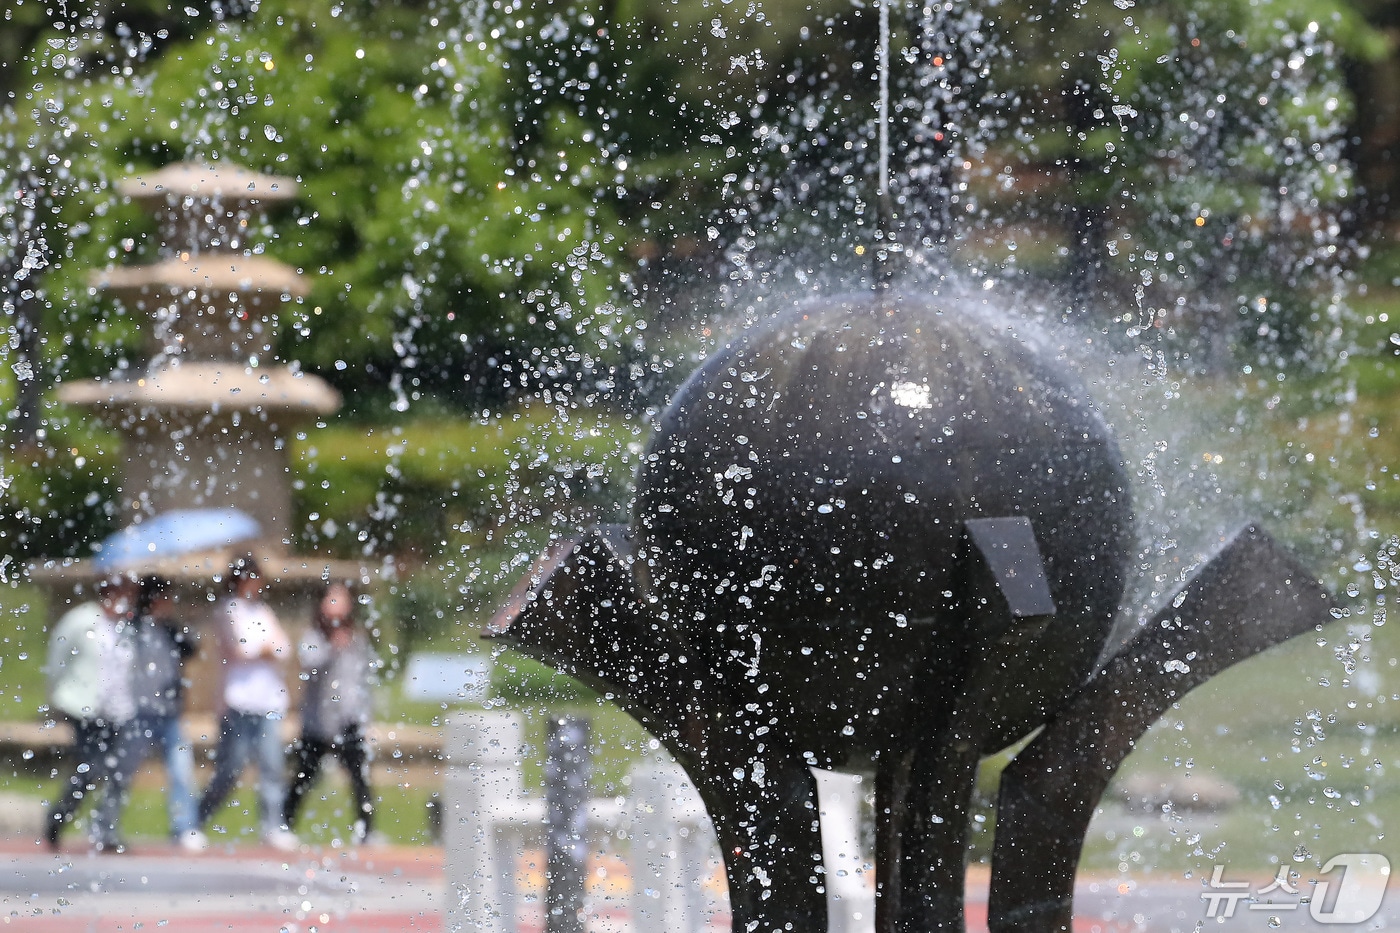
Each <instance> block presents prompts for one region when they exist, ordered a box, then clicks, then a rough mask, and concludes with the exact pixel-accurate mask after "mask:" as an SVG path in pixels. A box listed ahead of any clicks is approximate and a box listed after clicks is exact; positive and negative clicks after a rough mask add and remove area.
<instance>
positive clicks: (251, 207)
mask: <svg viewBox="0 0 1400 933" xmlns="http://www.w3.org/2000/svg"><path fill="white" fill-rule="evenodd" d="M117 190H118V191H120V192H121V193H122V194H123V195H125V196H126V197H128V198H131V199H132V200H133V201H139V202H142V203H144V204H145V205H146V206H147V208H148V209H149V210H150V211H151V212H152V213H153V214H155V216H156V219H157V220H158V221H159V222H160V242H161V243H162V244H164V246H165V249H166V250H168V251H169V252H178V251H181V250H188V251H190V252H196V253H203V252H224V253H241V252H244V251H245V250H246V249H247V241H248V234H249V228H250V227H251V226H252V223H253V221H254V219H255V213H256V212H258V211H259V210H260V209H262V208H264V207H267V206H269V205H272V204H275V203H277V202H279V201H287V200H290V199H292V198H294V197H296V193H297V183H296V180H295V179H293V178H285V177H282V176H277V175H262V174H259V173H257V172H251V171H249V170H248V169H246V168H243V167H242V166H239V165H227V164H220V165H210V164H207V163H194V162H176V163H174V164H171V165H167V166H165V167H164V168H161V169H158V170H157V171H154V172H150V173H148V174H144V175H136V176H134V177H132V178H127V179H124V180H123V181H121V182H120V183H118V185H117Z"/></svg>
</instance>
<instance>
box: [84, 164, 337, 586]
mask: <svg viewBox="0 0 1400 933" xmlns="http://www.w3.org/2000/svg"><path fill="white" fill-rule="evenodd" d="M296 189H297V185H296V182H295V181H293V180H292V179H289V178H278V177H273V176H267V175H258V174H254V173H252V172H249V171H247V170H245V169H242V168H239V167H236V166H229V165H226V164H222V163H221V164H218V165H202V164H189V163H180V164H174V165H168V166H166V167H165V168H163V169H160V170H159V171H156V172H153V173H151V174H148V175H139V176H136V177H134V178H129V179H126V180H125V181H123V182H121V183H120V186H119V190H120V191H121V193H122V194H124V195H126V196H127V197H130V198H132V199H133V200H136V201H139V202H141V203H143V204H145V205H146V206H148V207H149V208H150V209H151V211H152V212H153V213H154V214H155V215H156V217H157V218H158V220H159V224H160V233H159V236H160V243H161V247H160V253H159V256H158V260H157V261H156V262H154V263H152V264H149V265H138V266H124V267H114V268H110V269H106V270H104V271H102V272H99V273H97V274H96V275H94V276H93V278H92V282H93V285H94V286H95V287H97V288H98V289H101V290H103V291H106V292H108V293H110V294H112V295H113V297H114V298H116V299H117V300H118V301H119V302H121V303H122V304H123V305H124V306H125V307H126V308H127V309H128V310H129V311H132V312H135V313H137V314H139V315H142V316H144V317H145V318H146V319H148V320H149V321H150V326H149V328H148V329H147V334H148V342H147V354H148V358H149V362H148V364H147V365H145V366H137V367H133V368H132V369H129V370H127V371H125V372H123V373H121V374H119V375H116V376H113V377H112V378H110V379H98V380H92V381H88V382H75V383H67V384H65V385H64V386H63V387H62V388H61V389H60V390H59V393H58V398H59V400H60V401H62V402H65V403H67V404H69V405H74V406H79V407H84V408H88V409H91V410H92V411H93V412H94V414H95V415H96V416H97V417H98V418H100V419H101V420H102V421H104V422H106V423H108V424H110V425H112V426H113V427H115V428H116V429H117V430H118V432H120V433H121V434H122V435H124V436H125V438H126V445H125V450H124V453H123V461H124V469H123V475H122V478H121V487H120V496H121V507H122V513H123V515H122V517H123V521H122V524H131V523H133V522H140V521H141V520H142V519H143V518H144V517H146V516H150V515H154V514H156V513H159V512H163V511H166V510H168V509H173V508H199V507H226V506H231V507H234V508H238V509H242V510H243V511H245V512H247V513H248V514H249V515H251V516H253V517H254V518H256V519H257V520H258V523H259V524H260V525H261V526H262V530H263V535H262V538H261V539H260V540H259V541H258V542H256V547H255V548H254V550H255V551H257V552H258V553H260V554H263V555H265V556H268V557H275V556H280V555H283V554H286V553H287V552H288V551H289V549H290V546H291V543H292V540H293V538H294V529H292V528H290V527H289V522H290V521H291V519H292V516H293V511H292V497H291V482H290V461H289V457H290V450H289V447H288V444H287V443H286V437H287V435H288V433H289V431H290V430H292V429H294V428H295V427H296V426H297V425H298V424H301V423H304V422H305V421H307V420H308V419H311V418H314V417H316V416H320V415H327V414H330V413H332V412H334V411H336V410H337V409H338V408H339V407H340V397H339V395H338V394H337V393H336V392H335V390H333V389H332V388H331V387H330V386H329V385H327V384H326V383H325V382H324V381H322V380H321V379H319V378H318V377H316V376H313V375H309V374H306V373H302V372H300V371H299V370H298V369H296V368H295V367H294V366H288V365H285V364H282V363H280V362H279V361H278V360H277V358H276V353H275V350H274V340H275V337H276V329H277V314H278V311H279V309H280V308H281V306H282V304H283V303H284V302H287V301H289V300H292V299H293V298H296V297H300V296H302V295H304V294H305V291H306V286H305V283H304V282H303V281H302V279H301V276H300V274H299V273H298V272H297V271H296V270H295V269H292V268H291V267H290V266H287V265H284V264H283V263H280V262H277V261H276V260H274V259H269V258H267V257H265V256H261V255H258V254H257V253H258V251H256V250H255V249H253V247H252V245H251V244H250V243H249V242H248V237H249V234H250V233H251V232H252V231H253V230H255V229H256V228H257V227H258V226H260V225H261V222H262V215H263V212H264V211H265V210H266V209H267V207H268V206H270V205H272V204H274V203H276V202H279V201H285V200H287V199H289V198H291V197H293V196H294V195H295V194H296ZM188 569H191V570H192V569H194V568H188ZM269 570H271V568H269Z"/></svg>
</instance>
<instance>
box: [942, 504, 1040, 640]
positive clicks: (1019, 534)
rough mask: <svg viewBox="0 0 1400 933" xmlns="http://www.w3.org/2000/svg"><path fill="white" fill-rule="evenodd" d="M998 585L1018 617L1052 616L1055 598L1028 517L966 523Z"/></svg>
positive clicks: (970, 520)
mask: <svg viewBox="0 0 1400 933" xmlns="http://www.w3.org/2000/svg"><path fill="white" fill-rule="evenodd" d="M963 524H964V527H966V528H967V533H968V537H970V538H971V539H972V543H973V544H974V545H976V547H977V550H978V552H979V553H980V554H981V555H982V558H983V560H985V561H986V562H987V567H988V568H989V569H990V570H991V572H992V576H993V577H994V578H995V579H996V581H997V587H998V589H1000V590H1001V594H1002V595H1003V596H1004V597H1006V602H1007V605H1008V606H1010V607H1011V614H1012V615H1013V616H1016V617H1017V618H1024V617H1026V616H1043V615H1052V614H1053V613H1054V612H1055V600H1054V598H1053V597H1052V596H1051V595H1050V584H1049V582H1048V581H1047V580H1046V577H1045V564H1044V563H1043V562H1042V561H1041V559H1040V547H1039V545H1037V544H1036V541H1035V529H1033V528H1032V527H1031V520H1030V519H1029V518H1026V517H1025V516H1019V515H1018V516H1015V517H1012V518H971V519H968V520H967V521H966V522H964V523H963Z"/></svg>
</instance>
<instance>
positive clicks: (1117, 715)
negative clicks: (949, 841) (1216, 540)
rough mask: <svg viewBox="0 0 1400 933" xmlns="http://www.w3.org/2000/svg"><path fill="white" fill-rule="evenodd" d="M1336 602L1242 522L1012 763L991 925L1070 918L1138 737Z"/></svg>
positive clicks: (997, 932) (1323, 617)
mask: <svg viewBox="0 0 1400 933" xmlns="http://www.w3.org/2000/svg"><path fill="white" fill-rule="evenodd" d="M1331 606H1332V602H1331V599H1330V597H1329V596H1328V594H1327V592H1326V590H1324V589H1323V587H1322V585H1321V584H1320V583H1318V582H1317V581H1316V580H1315V579H1313V577H1312V576H1311V575H1310V574H1309V573H1308V572H1307V571H1306V570H1304V569H1303V567H1302V566H1301V565H1300V564H1298V563H1297V561H1295V560H1294V559H1293V558H1292V557H1291V556H1290V555H1289V554H1288V553H1287V552H1286V551H1284V550H1283V549H1282V548H1280V547H1279V546H1278V545H1276V544H1275V543H1274V542H1273V540H1272V539H1270V538H1269V537H1268V535H1266V534H1265V533H1264V532H1263V531H1261V530H1259V529H1258V528H1255V527H1253V526H1250V527H1247V528H1244V529H1242V530H1241V531H1239V532H1237V533H1236V534H1235V536H1234V537H1233V538H1232V539H1231V540H1230V541H1229V543H1228V544H1226V545H1225V546H1224V547H1223V548H1222V549H1221V550H1220V551H1219V553H1217V554H1216V555H1215V557H1213V558H1212V559H1211V560H1210V561H1208V562H1207V563H1206V564H1205V566H1203V567H1202V568H1201V569H1200V570H1199V571H1198V572H1197V573H1196V574H1195V575H1194V576H1193V577H1192V578H1191V580H1190V581H1188V582H1187V584H1186V585H1185V586H1183V587H1182V588H1181V589H1180V590H1179V591H1178V592H1177V593H1176V594H1175V596H1174V597H1173V598H1172V599H1171V600H1170V601H1169V603H1168V605H1167V607H1166V608H1164V609H1162V610H1161V611H1159V612H1158V613H1157V614H1156V615H1155V616H1154V617H1153V618H1152V620H1151V621H1150V622H1149V623H1148V624H1147V626H1146V627H1145V628H1143V629H1142V630H1141V631H1140V632H1139V633H1138V635H1137V637H1135V638H1134V639H1133V640H1132V641H1130V642H1129V643H1128V644H1127V645H1126V646H1124V647H1123V648H1122V649H1121V650H1120V651H1118V652H1117V653H1116V654H1114V655H1113V656H1112V657H1111V658H1110V659H1109V660H1108V662H1107V664H1106V665H1105V666H1104V668H1103V669H1102V670H1101V671H1100V672H1099V674H1098V675H1097V676H1095V677H1094V678H1093V679H1092V680H1090V681H1089V683H1088V684H1087V685H1086V686H1085V687H1084V689H1083V690H1081V691H1080V692H1079V694H1078V695H1077V696H1076V697H1075V698H1074V699H1073V700H1072V701H1071V703H1070V705H1069V706H1068V708H1067V709H1066V710H1065V712H1064V713H1063V714H1062V715H1060V716H1059V717H1058V718H1056V719H1055V720H1054V721H1053V722H1051V723H1049V724H1048V725H1047V726H1046V727H1045V729H1044V730H1043V731H1042V732H1041V733H1040V735H1038V736H1037V737H1036V738H1035V740H1034V741H1032V742H1031V743H1030V745H1028V746H1027V747H1026V748H1025V749H1024V750H1022V751H1021V752H1020V754H1018V755H1017V756H1016V758H1015V759H1014V760H1013V761H1012V762H1011V764H1010V765H1009V766H1008V767H1007V769H1006V771H1005V772H1003V774H1002V779H1001V791H1000V795H999V799H998V801H997V833H996V843H995V846H994V849H993V854H992V885H991V897H990V901H989V903H988V926H989V927H990V929H991V933H1013V931H1014V933H1050V931H1068V930H1070V924H1071V919H1072V906H1073V897H1074V873H1075V868H1076V867H1077V865H1078V861H1079V853H1080V849H1081V848H1082V847H1083V845H1084V835H1085V833H1086V832H1087V831H1088V828H1089V820H1090V817H1091V816H1092V815H1093V812H1094V808H1095V806H1096V805H1097V804H1098V801H1099V797H1100V796H1101V795H1102V793H1103V791H1104V789H1105V788H1106V787H1107V786H1108V783H1109V780H1110V779H1111V778H1112V777H1113V773H1114V771H1115V770H1116V769H1117V768H1118V765H1119V764H1120V763H1122V761H1123V759H1124V758H1126V757H1127V755H1128V753H1129V752H1131V751H1132V749H1133V744H1134V743H1135V742H1136V741H1137V739H1138V738H1139V737H1141V735H1142V734H1143V733H1144V732H1145V731H1147V728H1148V727H1149V726H1150V725H1151V724H1152V723H1153V722H1155V721H1156V719H1157V717H1158V716H1160V715H1161V714H1162V712H1163V711H1165V710H1166V709H1167V707H1169V706H1170V705H1171V704H1172V703H1173V702H1174V701H1176V700H1178V699H1180V698H1181V697H1182V696H1184V695H1185V694H1186V693H1187V692H1188V691H1190V690H1192V689H1193V688H1195V687H1197V686H1199V685H1200V684H1201V683H1203V682H1205V681H1206V680H1207V679H1209V678H1210V677H1213V676H1214V675H1215V674H1217V673H1219V672H1220V671H1222V670H1224V669H1225V668H1227V667H1229V666H1230V665H1232V664H1235V663H1236V662H1238V661H1242V660H1244V659H1245V658H1248V657H1250V656H1251V655H1254V654H1257V653H1258V652H1260V651H1263V650H1264V649H1266V648H1270V647H1272V646H1274V645H1277V644H1279V643H1281V642H1283V641H1286V640H1287V639H1289V638H1292V637H1293V636H1294V635H1297V634H1299V633H1301V632H1304V631H1306V630H1307V629H1309V628H1312V627H1314V626H1316V625H1318V624H1320V623H1323V622H1327V621H1329V620H1330V616H1329V612H1328V611H1329V609H1330V608H1331Z"/></svg>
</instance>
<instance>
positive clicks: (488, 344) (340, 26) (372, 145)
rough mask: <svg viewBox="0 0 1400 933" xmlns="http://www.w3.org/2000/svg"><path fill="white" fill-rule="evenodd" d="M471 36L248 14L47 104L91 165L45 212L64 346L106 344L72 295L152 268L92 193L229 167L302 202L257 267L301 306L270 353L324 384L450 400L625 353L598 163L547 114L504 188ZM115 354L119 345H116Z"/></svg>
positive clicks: (569, 128) (446, 21) (280, 12)
mask: <svg viewBox="0 0 1400 933" xmlns="http://www.w3.org/2000/svg"><path fill="white" fill-rule="evenodd" d="M481 28H482V24H481V23H478V22H472V21H471V20H470V18H469V17H468V16H467V14H465V13H462V14H456V13H453V14H448V13H444V14H441V15H440V16H434V17H427V16H426V15H425V14H424V13H423V12H422V11H420V10H415V9H412V8H401V7H398V6H394V5H385V4H373V5H356V6H350V7H343V6H341V5H339V4H334V3H331V2H329V0H322V2H313V3H291V2H286V0H265V2H263V3H262V4H260V6H259V7H258V12H257V14H256V15H255V16H253V17H251V18H249V19H248V20H247V21H246V22H225V23H222V24H220V25H219V26H218V27H217V28H215V29H214V30H213V31H212V32H210V33H209V34H207V35H206V36H204V37H202V38H201V39H200V40H198V41H195V42H191V43H187V44H182V45H179V46H177V47H176V48H173V49H171V50H169V51H168V52H167V54H165V55H164V56H162V57H161V58H160V59H159V60H158V61H157V62H156V63H155V64H154V65H153V66H151V68H150V69H149V72H148V73H147V74H144V75H142V76H141V77H140V78H131V77H127V76H125V75H121V74H118V75H114V76H108V77H102V78H98V79H96V80H91V81H84V82H82V86H81V87H80V88H79V87H69V88H67V89H65V93H64V96H63V103H62V107H61V109H62V111H63V115H64V116H63V119H64V120H65V121H67V123H68V124H69V131H68V136H69V137H71V138H75V139H77V138H81V139H84V140H85V141H86V142H87V143H88V144H89V145H90V147H91V150H92V151H91V152H89V153H86V154H85V155H86V157H87V160H88V161H86V162H85V163H84V164H83V165H82V166H75V168H74V171H75V172H77V173H79V174H80V175H82V176H83V177H85V178H87V179H89V180H88V181H86V182H84V183H82V184H74V185H72V186H70V190H71V192H72V196H71V197H69V198H67V199H66V200H65V201H64V202H63V204H62V209H63V212H64V215H65V217H66V218H67V220H68V224H69V227H70V229H82V230H83V232H84V234H85V236H84V237H83V238H82V241H81V242H80V243H78V244H76V245H75V246H74V249H73V254H72V257H71V258H70V259H69V260H68V261H67V262H66V263H64V264H63V267H62V269H61V270H60V272H59V273H58V274H59V276H60V277H61V278H60V281H61V282H62V285H61V286H60V288H59V289H57V290H56V291H61V292H62V293H63V294H64V295H65V296H66V297H67V298H71V299H73V300H74V303H75V304H76V305H77V307H78V308H79V311H78V312H76V313H75V314H74V315H73V316H72V317H70V318H69V319H68V320H67V321H65V329H82V330H83V331H85V332H88V333H90V334H92V335H93V336H94V337H95V338H96V342H98V343H102V342H103V335H102V330H101V325H100V324H99V322H102V321H108V320H110V318H111V315H109V314H107V313H106V312H105V310H104V309H103V308H102V307H101V304H100V302H95V301H94V300H93V299H92V298H91V297H89V296H87V294H86V292H87V289H86V285H85V282H84V281H83V277H84V276H85V275H86V274H87V271H88V270H89V269H91V268H93V267H96V266H100V265H102V264H105V263H106V262H109V261H111V260H113V259H116V258H118V257H119V256H120V257H121V258H122V259H124V260H126V261H130V259H132V258H137V259H139V258H149V256H150V253H151V249H150V246H151V244H150V240H149V237H141V236H137V237H134V240H135V243H136V247H135V248H131V249H129V248H128V247H129V246H130V243H129V242H128V243H127V244H125V245H123V241H124V240H128V238H133V233H132V230H133V226H134V224H133V219H134V218H133V217H132V215H131V212H130V211H129V210H112V209H111V207H112V201H113V194H112V193H111V191H110V190H109V189H108V188H107V187H106V185H107V184H110V182H111V181H112V180H114V179H115V178H117V177H120V176H123V175H126V174H129V173H131V172H132V171H136V170H140V169H142V168H146V167H154V166H159V165H161V164H163V163H165V162H168V161H172V160H176V159H187V158H204V159H228V160H230V161H236V162H240V163H242V164H245V165H248V166H250V167H252V168H255V169H258V170H262V171H272V172H277V173H281V174H291V175H293V176H295V177H297V178H298V179H299V181H300V182H301V186H302V188H301V195H300V199H299V203H298V206H297V207H296V208H295V209H294V210H293V211H292V212H291V213H290V215H288V216H285V217H280V218H277V219H276V220H275V221H274V223H273V225H272V228H271V230H270V231H267V232H268V233H270V234H271V236H272V237H273V239H274V242H273V243H272V245H271V249H270V252H271V253H272V254H273V255H275V256H277V257H278V258H280V259H283V260H285V261H288V262H290V263H292V264H294V265H296V266H298V267H300V268H302V269H303V270H304V272H305V273H306V274H307V275H308V276H309V277H310V279H311V284H312V295H311V297H310V298H309V299H308V300H307V301H306V302H305V303H304V304H302V305H299V306H294V307H291V308H289V309H288V311H287V314H286V315H285V318H286V320H285V321H284V325H285V327H284V343H285V344H287V345H288V346H294V347H295V351H294V354H292V355H295V356H296V357H297V358H299V359H301V360H303V361H304V362H306V363H307V364H308V365H310V366H314V367H317V368H321V369H324V370H326V371H327V372H328V374H330V375H331V378H333V379H335V378H337V377H336V375H335V374H336V373H346V375H344V376H341V377H339V378H340V379H341V380H342V381H343V380H347V379H351V378H354V379H356V380H358V381H359V382H363V381H365V379H366V376H368V378H369V379H370V381H376V380H377V381H379V382H381V383H382V382H386V381H388V380H390V379H392V377H393V375H394V374H398V376H399V377H400V380H401V381H402V383H403V385H404V388H405V391H407V390H410V389H427V388H431V389H434V390H439V391H441V390H459V389H461V388H463V386H464V384H465V383H466V382H468V381H470V380H471V379H472V378H473V377H475V378H477V379H480V378H483V377H491V376H498V377H499V376H500V375H501V374H500V373H499V372H496V373H492V372H491V370H492V368H493V367H492V366H491V365H490V364H491V363H496V364H497V365H499V363H500V361H501V360H500V359H497V358H498V357H500V358H502V359H503V358H506V357H509V356H511V355H521V356H525V357H526V359H529V356H528V352H529V350H530V349H532V348H543V349H545V350H547V351H549V352H550V353H551V354H552V355H553V358H555V359H560V360H564V361H565V365H567V363H568V362H569V360H570V358H572V360H574V361H583V360H584V359H585V358H587V359H588V360H590V361H591V360H593V359H608V358H615V357H617V356H618V354H619V352H620V349H619V348H620V347H621V346H623V345H625V344H626V342H627V341H629V340H631V339H633V338H635V336H636V333H637V332H636V331H635V330H634V329H633V323H634V322H632V321H631V320H630V318H629V317H628V316H627V315H625V314H622V313H621V312H619V311H618V310H617V309H616V308H615V307H614V305H613V304H611V303H610V300H611V296H612V295H613V293H614V289H615V286H616V284H617V281H618V278H619V276H620V274H621V270H620V269H619V267H618V261H619V258H620V251H621V246H622V237H620V236H619V233H620V230H619V226H618V220H617V218H616V216H615V215H614V214H613V213H612V211H611V210H610V208H609V207H608V205H607V203H606V202H599V201H596V200H595V199H594V197H593V194H594V189H595V188H596V187H597V185H598V183H599V179H597V178H595V177H594V173H595V171H596V168H595V166H594V162H593V158H594V157H595V156H596V149H590V148H589V147H587V146H585V145H584V144H582V143H581V142H579V140H581V139H583V138H585V137H587V136H588V134H587V132H585V131H584V130H583V129H581V128H580V127H579V126H578V125H577V123H578V120H577V119H576V118H574V117H572V116H571V115H569V114H567V113H563V112H556V113H551V114H550V115H549V119H546V120H544V121H542V122H541V123H540V125H539V127H538V132H537V133H536V136H535V138H534V139H532V140H530V144H529V145H530V148H529V151H528V152H527V153H525V154H526V155H529V156H533V155H535V154H536V153H537V154H538V158H533V157H531V158H527V159H525V160H524V167H523V169H522V167H521V166H520V161H521V160H520V159H519V158H517V155H518V153H516V152H515V151H514V150H515V148H516V147H514V146H513V145H512V139H511V134H510V127H509V126H508V125H507V123H506V121H505V120H504V119H503V116H502V115H503V114H506V113H509V112H510V109H511V105H510V102H509V100H508V99H506V98H505V97H504V96H503V95H504V93H505V91H506V86H505V79H504V68H503V65H502V62H501V61H500V59H499V57H498V56H497V53H496V50H495V49H494V48H493V45H494V43H493V44H490V45H488V44H485V43H483V42H482V41H481V40H482V35H481V33H480V30H481ZM82 148H87V146H86V145H85V146H83V147H82ZM135 226H136V227H137V229H140V228H139V225H135ZM128 252H130V253H132V255H131V256H130V257H128V256H127V255H126V254H127V253H128ZM65 303H66V302H65ZM111 326H112V325H110V324H108V327H111ZM584 335H587V336H586V337H585V336H584ZM111 336H112V337H114V338H115V342H116V343H118V344H122V343H129V342H130V333H129V332H128V330H126V329H121V330H119V331H114V332H113V333H112V335H111ZM109 361H110V360H109V359H103V360H101V362H103V363H105V362H109ZM527 365H530V364H527ZM92 366H93V367H96V366H98V361H96V360H94V361H93V362H92ZM74 368H75V367H72V366H70V367H69V369H70V371H71V370H73V369H74ZM99 371H100V370H99ZM347 371H348V372H347ZM512 378H513V377H512ZM502 381H503V377H502Z"/></svg>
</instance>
